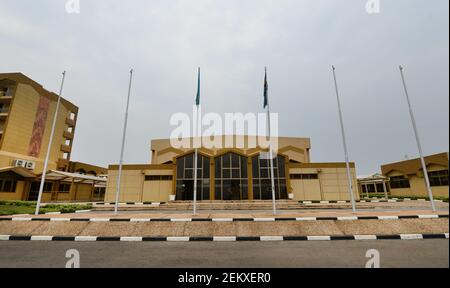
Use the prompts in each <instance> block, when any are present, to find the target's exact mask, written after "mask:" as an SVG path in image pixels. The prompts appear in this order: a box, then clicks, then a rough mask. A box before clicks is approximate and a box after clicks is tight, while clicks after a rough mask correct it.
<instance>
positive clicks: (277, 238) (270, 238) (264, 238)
mask: <svg viewBox="0 0 450 288" xmlns="http://www.w3.org/2000/svg"><path fill="white" fill-rule="evenodd" d="M283 240H284V238H283V236H261V241H283Z"/></svg>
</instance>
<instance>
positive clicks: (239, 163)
mask: <svg viewBox="0 0 450 288" xmlns="http://www.w3.org/2000/svg"><path fill="white" fill-rule="evenodd" d="M214 161H215V165H216V167H215V178H216V182H215V187H216V188H215V191H216V192H215V200H248V163H247V161H248V158H247V157H245V156H241V155H239V154H236V153H227V154H224V155H222V156H219V157H217V158H216V159H215V160H214Z"/></svg>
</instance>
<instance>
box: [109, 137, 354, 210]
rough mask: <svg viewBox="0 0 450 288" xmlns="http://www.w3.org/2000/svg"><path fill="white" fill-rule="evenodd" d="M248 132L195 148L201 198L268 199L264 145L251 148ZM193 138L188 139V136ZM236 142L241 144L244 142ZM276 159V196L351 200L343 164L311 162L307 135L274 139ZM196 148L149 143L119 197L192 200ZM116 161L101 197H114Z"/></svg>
mask: <svg viewBox="0 0 450 288" xmlns="http://www.w3.org/2000/svg"><path fill="white" fill-rule="evenodd" d="M254 138H255V137H252V136H222V137H221V141H222V143H223V144H224V145H222V147H227V146H225V143H235V144H234V145H233V146H232V147H233V148H226V149H207V148H201V149H199V157H198V163H199V164H198V190H197V191H198V193H197V199H198V200H200V201H229V200H233V201H240V200H242V201H246V200H249V201H253V200H270V199H272V189H271V178H270V170H269V168H268V167H269V161H268V160H267V159H266V158H267V157H262V156H264V155H266V154H267V150H265V149H261V148H238V147H254V146H252V145H249V143H256V141H253V140H255V139H254ZM186 140H187V141H190V142H191V143H192V139H186ZM236 143H244V145H243V146H240V145H236ZM278 143H279V150H278V155H277V157H276V158H275V159H274V160H275V161H274V168H275V169H274V170H275V183H276V184H275V189H276V191H275V192H276V193H275V195H276V198H277V199H286V200H287V199H293V200H297V201H301V200H312V201H322V200H324V201H325V200H328V201H336V200H349V199H350V195H349V192H348V191H349V189H348V180H347V174H346V173H347V172H346V165H345V163H311V159H310V149H311V141H310V139H309V138H287V137H280V138H278ZM194 152H195V151H194V150H192V149H177V148H173V147H172V145H171V142H170V140H169V139H164V140H154V141H152V144H151V156H152V157H151V158H152V164H147V165H124V166H123V174H122V181H121V187H120V188H121V194H120V201H121V202H168V201H174V200H177V201H190V200H192V199H193V194H194V155H195V154H194ZM118 168H119V167H118V165H110V166H109V171H108V184H107V191H106V197H105V201H107V202H114V201H115V194H116V191H117V187H116V185H117V177H118ZM351 168H352V178H353V187H354V188H355V191H354V194H355V197H356V198H357V199H358V198H359V195H358V191H357V182H356V172H355V164H354V163H352V164H351Z"/></svg>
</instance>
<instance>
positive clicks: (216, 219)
mask: <svg viewBox="0 0 450 288" xmlns="http://www.w3.org/2000/svg"><path fill="white" fill-rule="evenodd" d="M212 221H213V222H233V218H213V219H212Z"/></svg>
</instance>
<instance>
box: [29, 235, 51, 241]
mask: <svg viewBox="0 0 450 288" xmlns="http://www.w3.org/2000/svg"><path fill="white" fill-rule="evenodd" d="M52 240H53V236H31V241H52Z"/></svg>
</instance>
